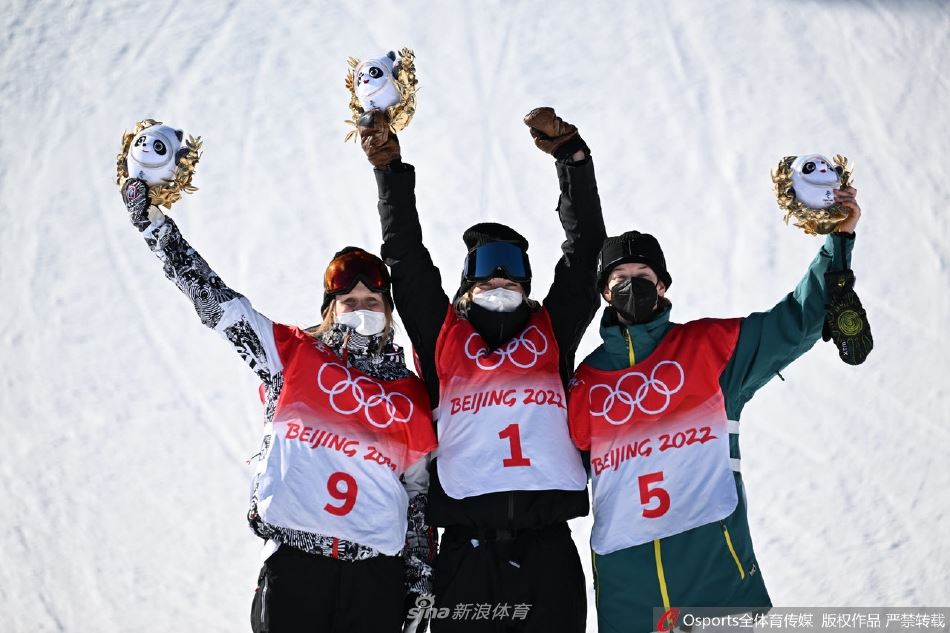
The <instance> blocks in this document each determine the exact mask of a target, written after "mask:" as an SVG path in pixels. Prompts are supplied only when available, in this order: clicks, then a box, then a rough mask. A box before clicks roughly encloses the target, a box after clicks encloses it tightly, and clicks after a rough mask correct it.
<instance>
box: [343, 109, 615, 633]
mask: <svg viewBox="0 0 950 633" xmlns="http://www.w3.org/2000/svg"><path fill="white" fill-rule="evenodd" d="M360 123H361V126H360V134H361V144H362V146H363V149H364V150H365V151H366V153H367V157H368V158H369V160H370V162H371V163H372V164H373V165H374V167H376V170H375V175H376V182H377V186H378V190H379V205H378V209H379V216H380V223H381V225H382V233H383V246H382V251H381V254H382V257H383V259H384V260H385V261H386V263H387V264H388V265H389V266H390V268H391V271H392V280H393V295H394V299H395V303H396V308H397V310H398V311H399V315H400V318H401V319H402V322H403V324H404V326H405V328H406V332H407V334H408V336H409V338H410V340H411V341H412V344H413V346H414V348H415V353H416V355H417V362H418V364H419V369H420V372H421V374H422V377H423V379H424V380H425V382H426V385H427V386H428V389H429V394H430V397H431V399H432V402H433V405H436V404H437V403H438V402H439V399H440V396H444V395H445V394H444V388H445V387H446V385H444V384H443V385H440V372H439V365H438V362H439V361H438V355H437V347H438V343H439V342H440V336H445V335H446V329H447V327H448V325H449V323H450V322H452V321H453V319H456V320H467V321H468V322H469V323H471V325H472V326H473V327H474V330H475V332H477V333H478V334H479V335H481V337H482V339H483V340H484V344H485V345H486V348H485V349H484V350H483V351H482V352H480V353H484V354H486V356H484V357H483V358H485V359H488V358H494V357H491V356H490V354H500V356H499V357H498V358H500V359H501V360H504V358H505V356H504V354H501V352H499V351H498V350H501V351H504V350H505V349H514V348H512V347H508V345H510V344H511V343H510V342H511V341H513V339H514V337H518V336H521V337H524V336H525V332H526V331H527V330H526V329H525V328H526V327H530V326H529V324H528V322H529V320H532V323H535V322H537V323H539V324H540V323H541V321H540V320H538V319H539V318H540V317H539V315H538V313H539V312H542V311H546V313H547V315H548V316H549V317H550V330H549V331H550V333H551V334H553V338H554V340H555V342H556V345H557V347H556V351H557V354H558V356H557V373H558V374H559V376H560V381H561V383H562V384H561V385H559V387H561V386H564V385H566V383H567V381H568V380H569V379H570V376H571V375H572V373H573V369H574V355H575V352H576V349H577V346H578V344H579V342H580V339H581V337H582V335H583V333H584V330H585V329H586V328H587V326H588V324H589V323H590V321H591V320H592V318H593V315H594V313H595V311H596V309H597V307H598V303H599V297H598V296H597V293H596V259H597V254H598V251H599V249H600V246H601V244H602V243H603V241H604V239H605V237H606V231H605V229H604V221H603V216H602V212H601V208H600V199H599V196H598V193H597V185H596V181H595V178H594V167H593V163H592V160H591V158H590V152H589V150H588V148H587V146H586V144H585V143H584V141H583V140H582V139H581V138H580V136H579V135H578V133H577V129H576V128H575V127H574V126H573V125H570V124H568V123H565V122H564V121H562V120H561V119H560V118H559V117H557V116H556V115H555V113H554V111H553V110H551V109H550V108H538V109H536V110H533V111H532V112H530V113H529V114H528V115H527V116H526V117H525V123H526V124H527V125H528V126H529V127H530V128H531V134H532V136H533V137H534V139H535V143H536V145H537V146H538V147H539V148H541V149H542V150H544V151H546V152H548V153H550V154H552V155H554V157H555V158H556V159H557V160H556V168H557V174H558V180H559V183H560V189H561V194H560V199H559V202H558V208H557V211H558V216H559V218H560V221H561V225H562V227H563V228H564V232H565V236H566V240H565V242H564V243H563V244H562V246H561V250H562V253H563V254H562V256H561V258H560V259H559V260H558V261H557V264H556V266H555V273H554V282H553V283H552V285H551V288H550V289H549V291H548V294H547V296H546V297H545V298H544V300H543V301H542V302H541V304H538V303H537V302H535V301H532V300H530V299H528V298H527V296H528V294H529V292H530V265H529V264H528V260H527V254H526V251H527V247H528V244H527V240H525V239H524V238H523V237H522V236H521V235H520V234H518V233H517V232H516V231H514V230H513V229H511V228H509V227H507V226H505V225H502V224H496V223H482V224H477V225H475V226H473V227H471V228H470V229H468V230H467V231H466V232H465V235H464V236H463V240H464V241H465V244H466V247H467V248H468V251H469V255H468V259H467V265H466V270H465V271H463V274H462V283H461V285H460V287H459V289H458V291H457V292H456V293H455V298H454V299H453V301H452V302H451V304H450V301H449V297H448V296H447V295H446V293H445V292H444V291H443V289H442V280H441V276H440V273H439V270H438V268H436V266H435V265H434V264H433V262H432V259H431V257H430V255H429V252H428V250H427V249H426V247H425V246H424V245H423V241H422V228H421V226H420V223H419V216H418V213H417V210H416V203H415V170H414V168H413V167H412V166H411V165H409V164H406V163H403V162H401V158H400V152H399V144H398V140H397V138H396V136H395V135H394V134H391V133H390V131H389V126H388V121H387V120H386V118H385V115H384V114H382V113H381V112H378V111H374V112H371V113H368V114H367V115H364V117H363V120H362V121H361V122H360ZM512 252H513V253H515V257H514V259H513V260H512V259H510V258H509V259H507V260H506V259H505V256H510V255H511V253H512ZM518 254H520V255H521V257H522V258H523V268H524V270H522V269H521V266H520V265H519V262H518V257H517V255H518ZM497 256H500V257H501V259H500V260H499V261H498V262H497V263H498V264H499V266H498V267H497V268H495V263H496V262H494V261H491V260H490V258H492V257H497ZM486 262H487V263H490V264H491V273H485V272H484V271H479V270H477V269H478V267H479V266H481V267H482V268H484V264H485V263H486ZM506 264H507V265H506ZM500 278H507V279H504V280H501V279H500ZM512 281H514V282H515V283H511V282H512ZM503 285H507V286H509V287H511V288H513V289H514V290H517V291H518V292H523V295H524V301H523V302H521V303H520V304H519V305H518V306H517V308H515V309H510V308H509V309H508V310H507V311H493V310H491V309H485V308H483V307H482V306H481V305H479V302H478V301H477V300H474V301H473V295H472V293H473V291H474V292H475V294H477V290H476V288H477V289H481V288H482V287H484V289H494V287H495V286H503ZM450 305H451V306H452V310H451V311H450V310H449V308H450ZM453 312H454V316H453ZM545 323H547V322H546V321H545ZM538 331H539V332H540V330H538ZM545 340H546V339H545ZM443 342H444V341H443ZM539 346H540V345H538V346H535V349H537V347H539ZM545 346H546V345H545ZM459 347H460V348H461V347H462V346H459ZM464 347H465V348H466V349H465V350H464V353H466V354H468V353H469V349H468V347H469V346H468V344H467V342H466V345H465V346H464ZM453 353H454V354H462V353H463V350H462V349H458V350H454V351H453ZM469 358H473V356H471V355H469ZM443 375H444V370H443ZM444 404H447V403H444ZM446 408H447V407H446V406H443V408H442V412H443V423H444V419H445V417H446V416H445V409H446ZM442 430H444V429H442V428H441V427H440V442H441V441H442V440H443V436H442V433H441V431H442ZM503 437H504V436H503ZM513 454H514V453H513ZM439 474H440V473H439V467H438V460H437V459H436V460H433V464H432V467H431V468H430V475H431V482H430V489H429V507H428V519H429V523H430V524H431V525H435V526H440V527H444V528H445V532H444V535H443V542H442V549H441V552H440V553H439V556H438V558H437V560H436V563H435V566H434V573H435V578H434V585H435V589H436V606H437V607H441V608H448V609H450V610H451V613H452V616H456V615H457V616H458V617H449V618H441V619H435V620H434V621H433V629H434V630H435V631H452V630H463V631H478V630H492V631H497V630H499V627H502V628H505V630H509V629H510V630H519V631H541V630H543V631H582V630H584V627H585V619H586V598H585V589H584V580H583V573H582V571H581V567H580V561H579V559H578V556H577V550H576V548H575V546H574V544H573V541H572V540H571V538H570V532H569V530H568V528H567V525H566V521H567V520H568V519H572V518H575V517H578V516H584V515H586V514H587V512H588V510H589V504H588V496H587V490H586V487H584V486H583V484H582V485H581V489H577V486H576V485H575V486H571V487H570V488H571V489H542V490H525V489H521V490H519V489H503V490H501V491H498V492H488V493H485V494H476V495H471V496H463V497H462V498H458V497H459V495H458V494H456V495H455V496H454V497H453V496H450V495H449V494H447V493H446V491H445V489H444V488H443V485H442V482H440V477H439ZM444 475H445V473H443V478H444ZM485 604H490V605H491V607H490V610H491V611H490V613H489V616H488V617H487V618H485V617H476V616H478V615H481V616H484V609H485V607H480V608H481V609H482V612H481V613H480V614H479V612H478V611H477V610H476V606H478V605H485ZM465 605H471V606H472V612H471V613H467V612H466V609H465ZM505 605H507V609H506V608H505ZM516 606H520V611H519V612H518V613H515V607H516ZM525 606H527V607H528V608H527V610H526V609H525V608H524V607H525ZM525 611H527V613H525ZM495 615H499V617H497V618H495V617H492V616H495ZM516 616H520V617H516Z"/></svg>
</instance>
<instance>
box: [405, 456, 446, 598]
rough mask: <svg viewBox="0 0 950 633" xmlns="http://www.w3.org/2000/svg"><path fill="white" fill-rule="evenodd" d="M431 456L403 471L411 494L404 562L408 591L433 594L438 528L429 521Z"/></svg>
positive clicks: (407, 491) (406, 485)
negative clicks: (427, 519) (427, 515)
mask: <svg viewBox="0 0 950 633" xmlns="http://www.w3.org/2000/svg"><path fill="white" fill-rule="evenodd" d="M429 461H430V458H429V457H428V456H426V457H424V458H422V459H420V460H419V461H417V462H416V463H415V464H413V465H412V466H410V467H409V468H408V469H407V470H406V472H405V473H404V474H403V485H404V486H405V488H406V493H407V494H408V495H409V508H408V511H407V513H408V517H407V518H408V522H407V529H406V547H405V549H404V550H403V562H404V563H405V566H406V592H407V593H414V594H431V593H432V592H433V589H432V561H433V560H435V555H436V552H437V550H438V536H437V534H436V531H435V530H434V529H433V528H432V527H431V526H430V525H429V524H428V523H427V522H426V506H427V505H428V491H429Z"/></svg>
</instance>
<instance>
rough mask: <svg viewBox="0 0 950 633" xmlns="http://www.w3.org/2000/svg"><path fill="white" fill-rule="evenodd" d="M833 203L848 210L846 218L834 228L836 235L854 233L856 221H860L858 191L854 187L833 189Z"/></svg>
mask: <svg viewBox="0 0 950 633" xmlns="http://www.w3.org/2000/svg"><path fill="white" fill-rule="evenodd" d="M834 195H835V202H836V203H837V204H840V205H841V206H843V207H844V208H846V209H847V210H848V217H846V218H845V219H843V220H842V221H841V222H839V223H838V226H836V227H835V232H836V233H854V229H855V227H856V226H857V225H858V220H860V219H861V207H860V206H859V205H858V200H857V196H858V190H857V189H855V188H854V187H845V188H844V189H835V190H834Z"/></svg>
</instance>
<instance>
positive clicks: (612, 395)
mask: <svg viewBox="0 0 950 633" xmlns="http://www.w3.org/2000/svg"><path fill="white" fill-rule="evenodd" d="M667 366H669V367H672V368H673V370H675V374H674V373H670V371H667V372H664V373H665V374H666V375H664V376H662V377H660V376H658V375H657V374H658V372H659V371H660V368H662V367H667ZM674 377H675V378H676V380H670V378H674ZM631 379H637V380H639V381H640V384H639V386H636V389H633V388H629V387H627V386H626V385H625V384H624V383H625V382H626V381H628V380H631ZM685 383H686V374H685V373H684V372H683V366H682V365H680V364H679V363H677V362H676V361H675V360H664V361H661V362H659V363H657V364H656V366H655V367H654V368H653V371H651V372H650V376H649V377H647V375H646V374H644V373H641V372H639V371H628V372H627V373H625V374H624V375H622V376H621V377H620V378H619V379H618V380H617V384H615V385H614V386H613V387H610V386H609V385H603V384H600V385H594V386H593V387H591V388H590V392H589V393H588V399H589V400H590V402H591V407H592V408H591V409H590V413H591V415H593V416H596V417H601V418H604V420H605V421H606V422H607V423H608V424H612V425H614V426H620V425H622V424H626V423H627V422H628V421H629V420H630V418H631V417H633V414H634V412H636V410H637V409H640V411H643V412H644V413H646V414H648V415H657V414H659V413H663V412H664V411H666V409H667V408H668V407H669V406H670V402H671V400H672V398H671V397H672V395H673V394H674V393H676V392H677V391H679V390H680V389H682V388H683V385H684V384H685ZM631 387H633V385H631ZM598 390H604V391H606V392H607V396H606V397H605V398H604V401H603V406H602V407H601V409H600V410H599V411H595V410H594V408H593V402H594V394H595V392H597V391H598ZM654 393H655V394H657V396H654V397H652V398H651V397H650V396H651V395H652V394H654ZM659 398H662V399H663V400H662V405H660V406H657V405H659V404H660V400H659ZM648 399H649V403H648V402H647V400H648ZM616 408H620V412H615V409H616ZM624 411H626V415H624V416H623V417H620V413H622V412H624ZM615 415H616V417H615Z"/></svg>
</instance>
